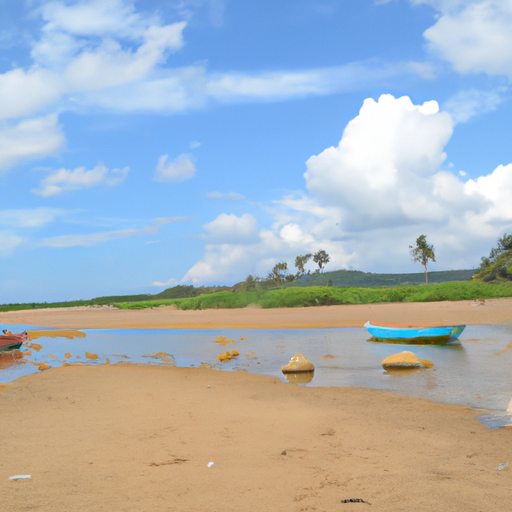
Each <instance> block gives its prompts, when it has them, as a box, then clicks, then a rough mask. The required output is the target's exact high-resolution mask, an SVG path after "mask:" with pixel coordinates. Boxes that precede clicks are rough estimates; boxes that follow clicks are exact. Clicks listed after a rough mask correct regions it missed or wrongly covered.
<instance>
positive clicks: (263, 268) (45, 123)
mask: <svg viewBox="0 0 512 512" xmlns="http://www.w3.org/2000/svg"><path fill="white" fill-rule="evenodd" d="M0 9H1V12H2V17H1V18H0V187H1V189H2V192H3V194H2V198H3V201H2V203H1V205H0V269H1V270H0V302H1V303H11V302H43V301H57V300H72V299H88V298H92V297H98V296H103V295H112V294H132V293H158V292H159V291H161V290H163V289H165V288H167V287H170V286H174V285H176V284H180V283H182V284H195V285H214V284H234V283H236V282H238V281H241V280H243V279H245V278H246V277H247V275H248V274H252V275H257V276H262V277H263V276H266V275H267V274H268V272H269V271H270V269H271V268H272V266H273V265H274V264H275V263H277V262H279V261H286V262H287V263H288V265H289V267H290V268H291V269H292V270H293V268H294V267H293V263H294V259H295V256H297V255H300V254H305V253H312V252H316V251H318V250H319V249H324V250H326V251H327V252H328V253H329V254H330V256H331V261H330V263H329V265H328V266H327V270H338V269H340V268H347V269H357V270H363V271H369V272H411V271H417V272H420V271H421V270H422V269H421V267H420V266H419V265H418V264H414V263H413V262H412V260H411V256H410V254H409V245H411V244H413V243H414V241H415V239H416V238H417V237H418V236H419V235H420V234H426V235H427V238H428V240H429V242H431V243H433V244H434V246H435V249H436V256H437V262H436V263H435V264H431V267H430V268H431V270H449V269H459V268H475V267H477V266H478V264H479V262H480V257H481V256H484V255H487V254H488V252H489V250H490V249H491V247H493V246H494V245H495V243H496V240H497V238H498V237H500V236H501V235H503V233H505V232H509V233H510V232H511V231H512V144H511V143H510V142H511V141H510V133H511V128H512V126H511V125H512V107H511V102H510V80H511V78H512V3H511V2H510V1H509V0H464V1H459V0H391V1H382V0H381V1H375V0H357V1H356V0H281V1H279V2H276V1H275V0H260V1H258V2H248V1H245V2H242V1H240V0H238V1H236V0H180V1H172V0H171V1H166V2H163V1H161V0H140V1H129V0H87V1H86V0H83V1H62V0H61V1H50V2H48V1H41V0H27V1H20V2H12V1H10V0H0Z"/></svg>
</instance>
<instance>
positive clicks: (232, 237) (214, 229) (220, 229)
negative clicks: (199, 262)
mask: <svg viewBox="0 0 512 512" xmlns="http://www.w3.org/2000/svg"><path fill="white" fill-rule="evenodd" d="M203 228H204V230H205V231H206V233H207V234H206V235H205V237H206V238H207V239H208V241H210V242H216V243H230V242H238V243H244V242H251V241H254V239H255V237H256V235H257V225H256V219H255V218H254V217H253V216H252V215H251V214H249V213H244V214H243V215H242V216H241V217H237V216H236V215H234V214H229V215H227V214H225V213H221V214H220V215H219V216H218V217H217V218H216V219H215V220H213V221H212V222H210V223H208V224H205V225H204V226H203Z"/></svg>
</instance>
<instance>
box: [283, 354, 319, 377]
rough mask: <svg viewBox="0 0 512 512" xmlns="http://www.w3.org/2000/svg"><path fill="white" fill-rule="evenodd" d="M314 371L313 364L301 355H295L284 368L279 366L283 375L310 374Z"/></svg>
mask: <svg viewBox="0 0 512 512" xmlns="http://www.w3.org/2000/svg"><path fill="white" fill-rule="evenodd" d="M314 370H315V367H314V366H313V363H312V362H311V361H308V360H307V359H306V358H305V357H304V356H303V355H302V354H295V355H294V356H293V357H292V358H291V359H290V362H289V363H288V364H287V365H286V366H281V371H282V372H283V373H297V372H312V371H314Z"/></svg>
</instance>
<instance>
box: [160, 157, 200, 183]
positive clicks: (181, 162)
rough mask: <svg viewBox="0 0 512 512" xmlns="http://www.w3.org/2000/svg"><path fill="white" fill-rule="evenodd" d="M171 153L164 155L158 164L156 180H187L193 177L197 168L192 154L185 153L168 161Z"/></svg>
mask: <svg viewBox="0 0 512 512" xmlns="http://www.w3.org/2000/svg"><path fill="white" fill-rule="evenodd" d="M168 158H169V155H162V156H161V157H160V158H159V159H158V164H157V166H156V173H155V177H154V180H155V181H186V180H189V179H191V178H193V176H194V174H195V173H196V168H195V166H194V164H193V163H192V161H191V160H190V156H189V155H187V154H185V153H183V154H181V155H180V156H178V157H177V158H176V159H175V160H173V161H172V162H169V163H167V159H168Z"/></svg>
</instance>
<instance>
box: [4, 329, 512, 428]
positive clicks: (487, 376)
mask: <svg viewBox="0 0 512 512" xmlns="http://www.w3.org/2000/svg"><path fill="white" fill-rule="evenodd" d="M33 329H35V328H34V327H30V326H26V325H19V326H11V327H10V330H12V331H13V332H19V331H22V330H29V331H30V330H33ZM80 332H81V333H83V334H85V336H83V337H76V338H73V339H66V338H63V337H51V336H48V337H47V336H43V337H40V338H38V339H36V340H34V341H33V343H32V349H31V354H30V355H26V356H25V357H24V359H23V360H13V361H12V362H9V361H8V360H7V361H3V362H0V382H10V381H12V380H14V379H17V378H19V377H21V376H24V375H29V374H32V373H36V372H39V368H38V365H39V364H40V363H46V364H47V365H49V366H50V367H55V366H61V365H62V364H64V363H65V362H68V363H82V364H105V362H106V360H107V359H108V360H109V362H110V363H111V364H114V363H117V362H119V361H125V362H132V363H143V364H160V365H162V364H164V365H170V366H174V365H176V366H184V367H189V366H194V367H198V366H201V365H203V366H212V367H213V368H216V369H222V370H228V371H249V372H253V373H259V374H264V375H269V376H273V377H276V378H278V379H281V380H283V381H284V382H286V378H285V376H284V375H283V374H282V372H281V370H280V368H281V366H282V365H285V364H287V363H288V361H289V360H290V358H291V357H292V356H293V355H294V354H295V353H297V352H300V353H302V354H304V355H305V356H306V358H307V359H309V360H310V361H311V362H312V363H313V364H314V365H315V373H314V377H313V379H312V381H311V382H310V383H308V384H306V385H308V386H338V387H343V386H362V387H367V388H373V389H381V390H388V391H393V392H397V393H401V394H406V395H410V396H413V397H420V398H427V399H429V400H433V401H438V402H446V403H455V404H462V405H469V406H472V407H476V408H482V409H487V410H488V411H489V416H488V417H483V418H482V420H483V421H484V422H486V423H487V424H488V425H489V426H491V427H492V426H499V424H500V423H501V424H503V423H504V421H503V418H504V417H505V411H506V408H507V405H508V403H509V401H510V399H511V397H512V372H511V371H510V368H511V367H512V326H469V327H467V328H466V330H465V331H464V332H463V333H462V335H461V339H460V343H456V344H450V345H446V346H432V345H428V346H415V345H407V346H404V345H394V344H385V343H371V342H369V341H368V334H367V332H366V331H365V330H364V329H360V328H339V329H285V330H259V329H240V330H235V329H222V330H211V331H205V330H173V329H85V330H82V331H80ZM50 333H51V330H48V334H49V335H50ZM218 336H225V337H226V338H229V339H233V340H235V341H234V342H233V343H229V344H227V345H225V346H222V345H221V344H219V343H216V342H215V339H216V338H217V337H218ZM29 345H30V344H29ZM38 345H40V349H39V351H37V350H36V349H37V348H39V346H38ZM27 350H29V349H28V347H27V348H25V349H24V351H25V352H27ZM232 350H236V351H238V352H239V354H240V355H239V356H238V357H235V358H233V359H232V360H231V361H228V362H225V363H220V362H219V361H218V359H217V355H218V354H219V353H221V352H224V351H232ZM402 350H410V351H412V352H414V353H415V354H416V355H417V356H418V358H419V359H426V360H429V361H432V362H433V363H434V366H433V367H432V368H421V369H417V370H406V371H403V370H402V371H398V372H386V371H384V370H383V369H382V367H381V361H382V360H383V359H384V358H385V357H387V356H389V355H392V354H395V353H397V352H401V351H402ZM66 354H67V356H68V357H67V358H66ZM95 356H97V358H95ZM326 356H328V357H326ZM2 359H3V358H2ZM6 363H7V364H6ZM500 417H501V418H502V419H501V420H500V419H499V418H500Z"/></svg>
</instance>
